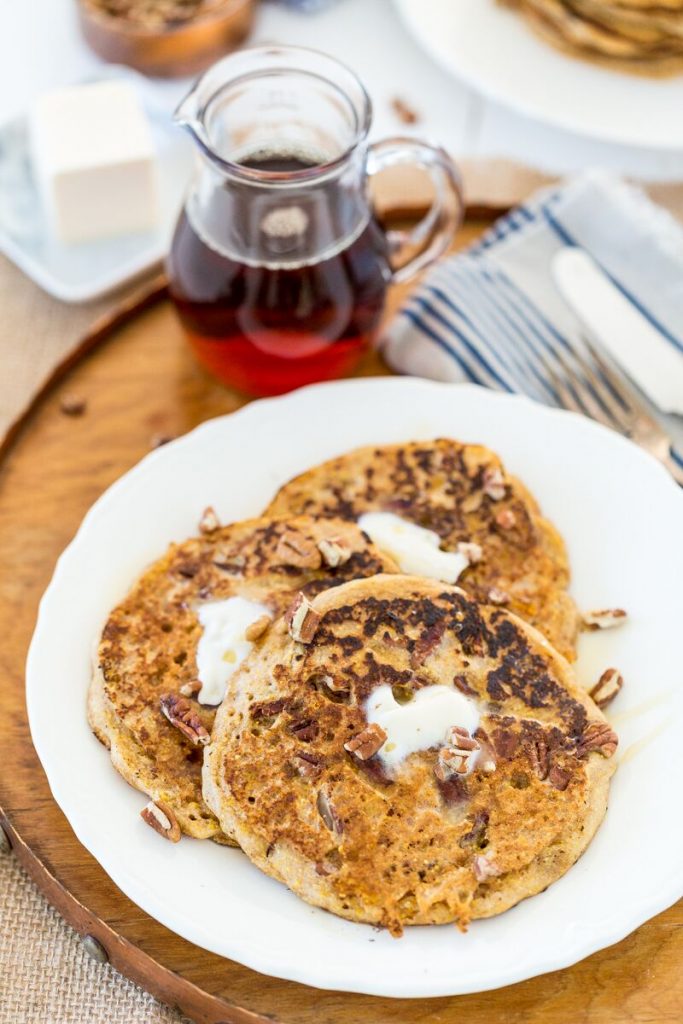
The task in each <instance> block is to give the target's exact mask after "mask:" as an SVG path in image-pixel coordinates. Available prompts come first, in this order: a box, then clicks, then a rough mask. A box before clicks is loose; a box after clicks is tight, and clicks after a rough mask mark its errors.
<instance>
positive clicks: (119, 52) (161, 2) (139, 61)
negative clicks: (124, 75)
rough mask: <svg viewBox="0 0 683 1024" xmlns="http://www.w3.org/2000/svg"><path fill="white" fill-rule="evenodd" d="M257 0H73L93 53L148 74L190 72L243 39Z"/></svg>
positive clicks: (202, 67)
mask: <svg viewBox="0 0 683 1024" xmlns="http://www.w3.org/2000/svg"><path fill="white" fill-rule="evenodd" d="M255 5H256V0H77V6H78V13H79V19H80V23H81V29H82V31H83V35H84V36H85V39H86V40H87V42H88V44H89V45H90V46H91V47H92V49H93V50H94V51H95V53H97V54H99V56H100V57H103V58H104V59H105V60H107V61H111V62H113V63H115V64H127V65H129V66H130V67H133V68H136V69H137V70H138V71H142V72H143V73H144V74H147V75H158V76H162V77H174V76H183V75H193V74H197V73H198V72H200V71H202V70H203V69H204V68H205V67H208V65H209V64H212V63H213V62H214V61H215V60H218V58H219V57H222V56H223V54H224V53H226V52H228V51H229V50H232V49H234V48H235V47H236V46H238V45H239V44H240V43H241V42H243V41H244V39H245V38H246V36H247V35H248V33H249V30H250V28H251V23H252V18H253V13H254V8H255Z"/></svg>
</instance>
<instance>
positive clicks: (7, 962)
mask: <svg viewBox="0 0 683 1024" xmlns="http://www.w3.org/2000/svg"><path fill="white" fill-rule="evenodd" d="M105 1022H106V1024H183V1022H185V1018H184V1017H182V1016H181V1015H180V1014H179V1013H177V1012H176V1011H175V1010H172V1009H170V1008H169V1007H167V1006H163V1005H162V1004H161V1003H159V1002H157V1001H156V999H154V998H153V997H152V996H150V995H148V994H147V993H146V992H144V991H143V989H141V988H138V986H137V985H134V984H133V982H132V981H128V979H127V978H124V977H122V976H121V975H120V974H119V973H118V971H115V970H114V968H113V967H110V966H109V965H108V964H99V963H97V962H96V961H95V960H93V959H92V957H91V956H89V955H88V953H86V951H85V949H84V948H83V945H82V943H81V940H80V937H79V935H78V934H77V933H76V932H75V931H74V930H73V929H72V928H70V927H69V926H68V925H67V924H66V923H65V922H64V921H63V920H62V918H61V917H60V916H59V914H58V913H57V911H56V910H53V908H52V907H51V906H50V904H49V903H48V902H47V900H46V899H45V897H44V896H43V895H42V893H41V892H40V890H39V889H37V888H36V886H35V885H34V884H33V882H32V881H31V879H30V878H29V877H28V876H27V875H26V873H25V872H24V870H23V869H22V868H21V867H20V865H19V863H18V861H17V859H16V857H14V855H13V854H11V853H8V854H0V1024H105Z"/></svg>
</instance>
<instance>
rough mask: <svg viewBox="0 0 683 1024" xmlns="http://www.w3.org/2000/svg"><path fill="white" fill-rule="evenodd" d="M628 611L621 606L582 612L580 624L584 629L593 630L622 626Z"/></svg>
mask: <svg viewBox="0 0 683 1024" xmlns="http://www.w3.org/2000/svg"><path fill="white" fill-rule="evenodd" d="M627 618H628V613H627V612H625V611H624V609H623V608H602V609H600V610H599V611H596V612H583V614H582V616H581V625H582V626H583V628H584V629H585V630H588V631H589V632H594V631H595V630H596V629H614V628H615V627H616V626H623V624H624V623H625V622H626V620H627Z"/></svg>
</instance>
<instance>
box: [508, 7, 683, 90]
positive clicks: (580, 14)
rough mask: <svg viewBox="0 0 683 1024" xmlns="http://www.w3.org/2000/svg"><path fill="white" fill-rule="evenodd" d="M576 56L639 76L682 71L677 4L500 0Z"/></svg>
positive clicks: (682, 28) (682, 32)
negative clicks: (517, 10)
mask: <svg viewBox="0 0 683 1024" xmlns="http://www.w3.org/2000/svg"><path fill="white" fill-rule="evenodd" d="M500 2H501V3H505V4H506V5H507V6H511V7H515V8H518V9H519V10H520V12H521V13H522V14H523V15H524V17H525V18H526V19H527V21H528V22H529V23H530V25H531V26H532V27H533V28H534V30H535V31H536V32H537V33H538V34H539V35H541V36H542V37H543V38H544V39H546V40H547V41H548V42H550V43H552V44H553V45H554V46H557V47H558V48H560V49H562V50H564V51H565V52H567V53H570V54H573V55H574V56H577V57H583V58H585V59H588V60H592V61H597V62H599V63H601V64H604V65H605V66H608V67H612V68H616V69H618V70H625V71H631V72H635V73H638V74H644V75H671V74H680V73H682V72H683V0H500Z"/></svg>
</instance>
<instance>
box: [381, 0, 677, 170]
mask: <svg viewBox="0 0 683 1024" xmlns="http://www.w3.org/2000/svg"><path fill="white" fill-rule="evenodd" d="M395 2H396V5H397V8H398V11H399V12H400V14H401V16H402V18H403V20H404V22H405V24H406V25H407V26H408V28H409V29H410V30H411V31H412V33H413V34H414V36H415V37H416V38H417V39H418V40H419V42H421V43H422V45H423V46H424V48H425V49H426V50H427V51H428V52H429V53H430V54H431V55H432V56H433V57H434V58H435V59H436V60H437V61H438V62H439V63H440V64H441V66H442V67H444V68H446V69H447V70H449V71H451V72H452V73H453V74H454V75H457V76H458V77H460V78H462V79H464V81H466V82H467V83H468V84H469V85H471V86H473V87H474V88H475V89H477V90H478V91H479V92H481V93H483V95H484V96H486V97H488V98H489V99H492V100H495V101H496V102H498V103H501V104H502V105H503V106H506V107H508V108H511V109H513V110H516V111H517V112H519V113H521V114H525V115H527V116H528V117H531V118H534V119H535V120H538V121H542V122H544V123H546V124H548V125H554V126H555V127H558V128H563V129H565V130H567V131H570V132H574V133H576V134H577V135H579V136H584V137H589V138H592V139H596V140H599V141H602V142H612V143H618V144H621V145H625V146H633V147H640V148H643V149H647V148H649V149H661V150H677V151H681V150H683V117H682V116H681V111H683V74H680V75H674V76H672V77H667V78H647V77H645V76H644V75H635V74H627V73H626V72H622V71H612V70H610V69H608V68H605V67H601V66H599V65H597V64H591V63H589V62H588V61H584V60H581V59H579V58H576V57H570V56H568V55H566V54H564V53H562V52H560V51H559V50H556V49H555V48H554V47H553V46H551V45H550V44H549V43H546V42H545V41H544V40H542V39H540V38H539V37H538V36H537V35H535V33H534V32H533V30H532V29H531V27H530V26H529V24H528V23H527V22H526V20H525V19H524V18H523V17H522V16H521V15H520V14H519V13H518V12H515V11H513V10H510V9H509V8H508V9H506V8H505V7H504V6H502V5H501V4H500V3H498V2H497V0H395Z"/></svg>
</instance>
